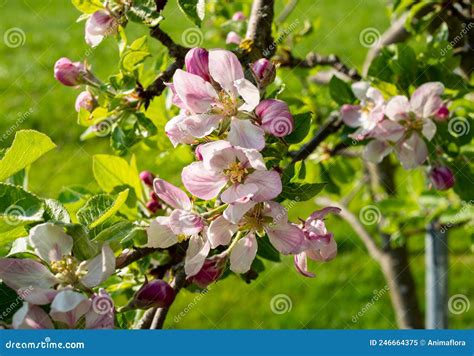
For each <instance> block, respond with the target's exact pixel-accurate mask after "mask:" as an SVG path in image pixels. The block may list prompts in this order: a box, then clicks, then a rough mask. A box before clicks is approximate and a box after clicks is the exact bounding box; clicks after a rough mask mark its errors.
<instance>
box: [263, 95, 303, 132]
mask: <svg viewBox="0 0 474 356" xmlns="http://www.w3.org/2000/svg"><path fill="white" fill-rule="evenodd" d="M255 113H256V114H257V116H258V117H259V119H260V120H261V125H262V128H263V130H264V131H265V132H266V133H269V134H271V135H273V136H276V137H284V136H286V135H289V134H290V133H291V132H292V131H293V128H294V124H293V117H292V116H291V113H290V109H289V108H288V105H287V104H286V103H285V102H284V101H281V100H278V99H267V100H263V101H261V102H260V104H258V106H257V107H256V108H255Z"/></svg>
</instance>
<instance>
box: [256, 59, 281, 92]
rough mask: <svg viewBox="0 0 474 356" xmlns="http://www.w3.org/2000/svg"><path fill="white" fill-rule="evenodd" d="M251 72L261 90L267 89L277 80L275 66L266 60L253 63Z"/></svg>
mask: <svg viewBox="0 0 474 356" xmlns="http://www.w3.org/2000/svg"><path fill="white" fill-rule="evenodd" d="M250 70H251V71H252V75H253V77H254V78H255V80H256V81H257V83H258V85H259V86H260V87H261V88H265V87H266V86H268V85H270V84H271V83H273V81H274V80H275V76H276V68H275V65H274V64H273V63H272V62H271V61H270V60H268V59H266V58H260V59H259V60H258V61H256V62H254V63H252V64H251V65H250Z"/></svg>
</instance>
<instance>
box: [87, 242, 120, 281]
mask: <svg viewBox="0 0 474 356" xmlns="http://www.w3.org/2000/svg"><path fill="white" fill-rule="evenodd" d="M84 269H85V270H87V273H86V274H85V275H84V277H82V278H81V283H82V284H83V285H85V286H86V287H89V288H92V287H95V286H97V285H99V284H100V283H102V282H104V281H105V280H107V278H109V277H110V276H111V275H112V274H113V273H114V272H115V255H114V251H112V249H111V248H110V247H109V246H108V245H107V244H104V245H103V246H102V250H101V252H100V254H99V255H97V256H96V257H94V258H92V259H90V260H88V261H87V262H86V263H85V264H84Z"/></svg>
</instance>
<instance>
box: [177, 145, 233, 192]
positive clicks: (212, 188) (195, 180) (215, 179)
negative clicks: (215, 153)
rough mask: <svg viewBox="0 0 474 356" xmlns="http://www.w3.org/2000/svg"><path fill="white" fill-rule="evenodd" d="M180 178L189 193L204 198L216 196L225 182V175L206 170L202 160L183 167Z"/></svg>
mask: <svg viewBox="0 0 474 356" xmlns="http://www.w3.org/2000/svg"><path fill="white" fill-rule="evenodd" d="M201 152H202V151H201ZM181 178H182V180H183V184H184V186H185V187H186V189H187V190H188V191H189V192H190V193H191V194H193V195H195V196H197V197H198V198H201V199H204V200H210V199H213V198H215V197H217V195H218V194H219V192H220V191H221V190H222V188H224V186H225V185H226V184H227V177H226V176H225V175H223V174H217V173H214V172H210V171H208V170H207V169H206V168H205V167H204V163H203V162H194V163H191V164H190V165H189V166H186V167H184V168H183V171H182V172H181Z"/></svg>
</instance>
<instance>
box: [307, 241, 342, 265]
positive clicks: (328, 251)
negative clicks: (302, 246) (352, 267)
mask: <svg viewBox="0 0 474 356" xmlns="http://www.w3.org/2000/svg"><path fill="white" fill-rule="evenodd" d="M306 255H307V256H308V257H309V258H311V259H312V260H315V261H330V260H332V259H333V258H334V257H336V255H337V243H336V240H334V238H333V237H331V238H330V239H329V240H328V241H327V242H322V241H321V243H320V244H319V245H318V249H310V250H308V251H306Z"/></svg>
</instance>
